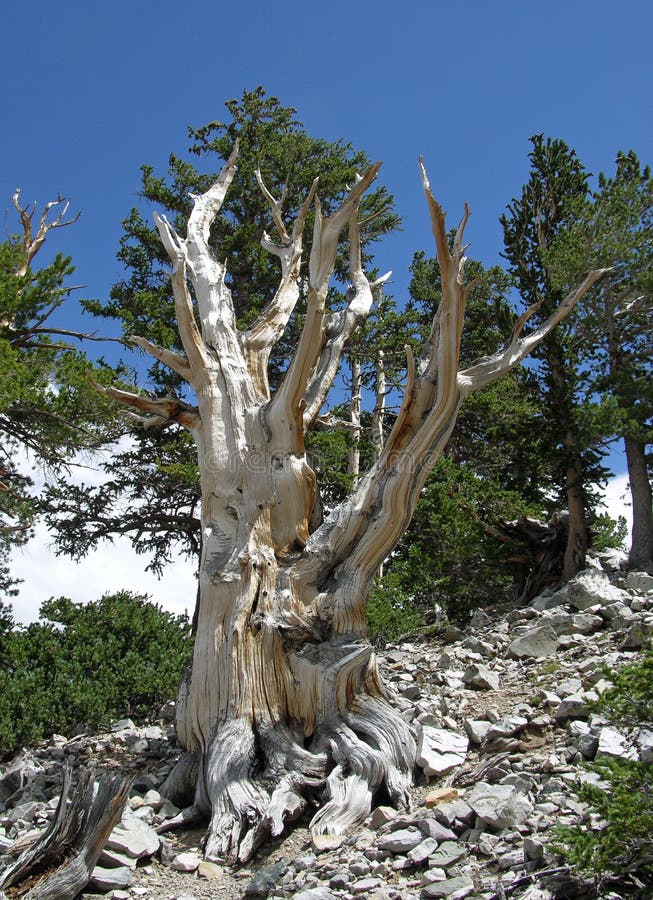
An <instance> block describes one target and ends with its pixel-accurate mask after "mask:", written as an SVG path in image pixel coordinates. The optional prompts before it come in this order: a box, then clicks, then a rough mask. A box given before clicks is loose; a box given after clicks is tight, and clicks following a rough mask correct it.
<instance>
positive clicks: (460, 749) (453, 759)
mask: <svg viewBox="0 0 653 900" xmlns="http://www.w3.org/2000/svg"><path fill="white" fill-rule="evenodd" d="M468 747H469V740H468V738H467V737H466V736H465V735H464V734H459V733H458V732H456V731H449V730H447V729H445V728H433V727H431V726H429V725H421V724H420V725H418V728H417V765H418V766H420V767H421V768H422V769H423V770H424V774H425V775H426V776H427V777H428V778H430V777H432V776H434V775H443V774H444V773H445V772H449V771H450V770H451V769H454V768H455V767H456V766H460V765H462V764H463V763H464V762H465V756H466V755H467V748H468Z"/></svg>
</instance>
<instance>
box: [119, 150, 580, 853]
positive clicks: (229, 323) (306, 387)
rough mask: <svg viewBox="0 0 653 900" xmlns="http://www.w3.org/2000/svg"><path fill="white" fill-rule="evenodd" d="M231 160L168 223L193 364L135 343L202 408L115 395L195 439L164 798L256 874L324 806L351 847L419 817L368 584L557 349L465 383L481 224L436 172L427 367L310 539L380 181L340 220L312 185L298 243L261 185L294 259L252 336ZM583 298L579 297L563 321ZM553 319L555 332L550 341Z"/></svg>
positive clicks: (489, 362) (288, 259)
mask: <svg viewBox="0 0 653 900" xmlns="http://www.w3.org/2000/svg"><path fill="white" fill-rule="evenodd" d="M235 160H236V156H235V151H234V154H232V156H231V158H230V159H229V161H228V162H227V165H226V166H225V169H224V170H223V172H222V173H221V175H220V176H219V178H218V180H217V182H216V184H215V185H214V186H213V187H212V188H211V189H210V190H209V191H207V193H206V194H204V195H202V196H200V197H196V198H194V203H195V206H194V209H193V212H192V213H191V216H190V220H189V226H188V237H187V238H186V239H182V238H181V237H180V236H179V235H177V234H176V233H175V232H174V230H173V229H172V228H171V226H170V225H169V223H168V222H166V220H165V219H163V218H162V217H157V225H158V227H159V232H160V235H161V239H162V241H163V243H164V245H165V247H166V249H167V251H168V254H169V256H170V258H171V261H172V264H173V272H172V287H173V292H174V297H175V308H176V311H177V317H178V321H179V332H180V336H181V340H182V344H183V347H184V351H185V358H184V357H182V356H180V355H177V354H175V355H171V356H168V353H169V351H165V350H162V349H161V348H158V347H156V346H154V345H152V344H149V343H148V342H146V341H139V344H140V346H141V347H142V348H143V349H145V350H147V351H149V352H150V353H151V354H152V355H153V356H154V357H155V358H157V359H159V360H160V361H167V362H168V364H170V365H171V366H172V368H174V369H175V371H178V372H179V373H180V374H183V377H184V378H186V380H187V381H188V382H189V383H190V385H191V386H192V388H193V389H194V391H195V394H196V397H197V406H196V407H193V406H191V405H190V404H185V403H182V402H181V401H177V400H176V399H173V398H163V399H150V398H147V397H143V396H141V395H136V394H131V393H128V392H124V391H117V390H113V389H109V393H110V395H111V396H113V397H114V398H115V399H117V400H118V401H120V402H123V403H126V404H127V405H128V406H131V407H132V408H135V409H136V410H138V411H139V412H142V413H145V414H149V416H150V420H151V421H156V422H161V421H162V420H163V419H165V420H166V421H169V420H170V419H171V418H172V419H173V420H174V421H177V422H179V423H180V424H182V425H183V426H184V427H186V428H188V429H189V430H190V431H191V432H192V433H193V435H194V436H195V439H196V442H197V450H198V462H199V468H200V477H201V493H202V512H201V529H202V553H201V559H200V573H199V606H198V612H197V631H196V639H195V647H194V653H193V660H192V665H191V668H190V670H189V672H188V673H187V676H186V677H185V678H184V680H183V682H182V684H181V686H180V689H179V696H178V702H177V721H176V726H177V735H178V739H179V742H180V744H181V746H182V747H183V748H184V749H185V751H186V753H185V754H184V755H183V756H182V758H181V759H180V761H179V763H178V765H177V767H176V768H175V769H174V770H173V772H172V773H171V775H170V776H169V778H168V779H167V780H166V783H165V785H164V786H163V791H164V793H165V792H168V793H169V794H170V795H171V797H172V798H173V799H174V800H175V801H176V802H179V803H182V804H184V805H185V809H184V810H183V811H182V813H181V814H180V816H179V817H178V819H177V820H176V821H175V823H173V824H183V822H184V821H189V820H194V819H196V818H197V816H198V815H203V816H205V817H206V818H207V819H208V821H209V826H208V831H207V837H206V845H205V853H206V855H207V857H209V858H214V859H224V860H228V861H232V862H233V861H245V860H247V859H249V858H250V857H251V855H252V853H254V852H255V850H256V848H257V847H258V846H260V844H261V843H262V842H263V841H265V840H267V839H268V838H269V837H270V836H276V835H278V834H280V833H281V832H282V830H283V829H284V827H285V824H286V823H287V822H290V821H292V820H293V819H294V818H296V817H297V816H298V815H300V814H301V813H302V811H303V810H304V809H305V807H306V804H307V801H308V800H309V799H311V798H312V799H316V798H318V799H321V801H322V805H321V806H320V808H319V809H318V812H317V813H316V814H315V816H314V817H313V820H312V822H311V829H312V830H313V831H314V832H316V833H335V834H338V833H341V832H343V831H344V830H346V829H347V828H349V827H351V826H352V825H354V824H356V823H358V822H360V821H362V820H363V819H364V818H365V816H366V815H367V814H368V813H369V811H370V808H371V804H372V802H373V798H374V796H375V794H376V793H377V792H378V791H380V790H384V791H385V792H386V793H387V794H388V795H389V796H390V798H391V799H392V800H393V802H395V803H396V804H397V805H399V806H402V805H406V804H407V802H408V788H409V786H410V783H411V779H412V775H413V768H414V764H415V742H414V739H413V735H412V733H411V730H410V728H409V726H408V725H407V724H406V722H405V721H404V720H403V718H402V717H401V715H400V714H399V712H398V711H397V710H396V709H395V708H394V707H393V706H392V704H391V702H390V701H389V699H388V697H387V695H386V692H385V690H384V688H383V685H382V683H381V679H380V677H379V673H378V668H377V665H376V660H375V657H374V652H373V649H372V647H371V645H370V643H369V640H368V636H367V626H366V619H365V600H366V597H367V594H368V591H369V588H370V583H371V580H372V577H373V574H374V572H375V571H376V570H377V569H378V567H379V565H380V563H381V562H382V561H383V559H384V557H385V556H386V555H387V553H388V552H389V551H390V550H391V549H392V547H393V546H394V544H395V543H396V542H397V540H398V539H399V538H400V537H401V534H402V533H403V530H404V528H405V527H406V525H407V524H408V521H409V518H410V516H411V515H412V512H413V510H414V507H415V504H416V503H417V498H418V496H419V492H420V489H421V486H422V485H423V484H424V481H425V479H426V477H427V475H428V472H429V471H430V468H431V467H432V466H433V464H434V463H435V461H436V459H437V457H438V455H439V454H440V452H441V451H442V449H443V448H444V446H445V444H446V442H447V440H448V439H449V436H450V434H451V431H452V429H453V427H454V424H455V421H456V415H457V412H458V409H459V407H460V404H461V403H462V401H463V399H464V397H465V396H467V394H468V393H469V392H470V391H471V390H474V389H476V388H477V387H481V386H482V385H483V384H487V383H489V382H490V381H492V380H494V378H496V377H499V375H500V374H502V373H503V372H505V371H508V369H510V368H511V367H512V366H514V365H516V364H517V362H519V360H520V359H522V358H523V357H524V356H525V355H526V353H527V352H529V350H530V349H532V347H533V346H534V345H535V344H536V343H537V341H538V340H540V339H541V338H542V337H544V335H545V334H546V333H547V328H541V329H538V331H537V332H534V335H535V338H534V337H533V335H528V336H526V337H522V335H521V328H522V326H523V322H521V323H520V324H519V325H518V327H517V328H516V329H515V333H514V334H513V335H512V337H511V339H510V341H509V342H508V345H507V347H506V348H504V349H503V350H502V351H500V352H499V353H498V354H495V355H494V356H491V357H487V358H485V359H483V360H480V361H479V362H478V363H476V364H474V366H471V367H469V368H468V369H466V370H464V371H459V370H458V359H459V351H460V339H461V334H462V327H463V318H464V311H465V301H466V298H467V295H468V293H469V290H470V285H468V284H465V282H464V277H463V267H464V248H463V235H464V229H465V224H466V222H467V218H468V215H469V213H468V211H467V210H466V212H465V216H464V217H463V220H462V222H461V225H460V227H459V229H458V233H457V235H456V238H455V240H454V242H453V245H452V247H449V246H448V244H447V239H446V227H445V218H444V213H443V211H442V209H441V208H440V206H439V205H438V204H437V202H436V201H435V199H434V198H433V196H432V194H431V190H430V186H429V183H428V179H427V177H426V172H425V171H424V169H423V167H422V178H423V185H424V190H425V194H426V199H427V203H428V206H429V209H430V212H431V220H432V224H433V231H434V236H435V242H436V247H437V251H438V258H439V260H440V267H441V270H442V286H443V290H442V302H441V304H440V309H439V310H438V313H437V316H436V317H435V319H434V322H433V328H432V331H431V336H430V338H429V340H428V341H427V343H426V346H425V349H424V352H423V353H422V355H421V358H420V359H419V361H418V363H417V364H415V361H414V360H413V356H412V353H411V352H410V350H409V349H408V350H407V360H408V362H407V367H408V382H407V386H406V392H405V396H404V400H403V403H402V407H401V410H400V412H399V415H398V417H397V420H396V422H395V425H394V428H393V431H392V433H391V435H390V437H389V439H388V441H387V442H386V443H385V446H382V442H381V441H379V444H378V450H379V455H378V459H377V460H376V463H375V464H374V466H373V467H372V469H371V471H370V472H369V473H368V474H367V475H364V476H363V477H361V478H360V480H359V483H358V486H357V488H356V490H355V492H354V493H353V495H352V496H351V497H350V498H349V499H348V500H346V501H345V502H344V503H342V504H341V505H340V506H339V507H337V508H336V509H335V510H334V511H333V512H332V513H331V515H330V517H329V518H328V519H327V520H326V521H325V522H324V523H323V524H321V525H319V527H316V524H317V522H316V520H315V517H314V516H313V512H314V506H315V504H316V502H317V501H316V480H315V474H314V472H313V470H312V469H311V467H310V465H309V463H308V461H307V459H306V456H305V452H304V433H305V429H306V428H307V427H308V426H309V425H310V424H312V423H315V422H321V423H322V424H324V423H328V421H329V419H328V417H326V418H323V419H320V418H319V414H320V410H321V407H322V405H323V403H324V400H325V398H326V396H327V393H328V391H329V389H330V387H331V385H332V384H333V383H334V379H335V377H336V373H337V371H338V364H339V363H340V360H341V355H342V351H343V348H344V347H345V345H346V342H347V340H348V339H349V338H350V337H351V335H352V334H353V332H354V330H355V328H356V326H357V325H358V324H359V322H361V321H362V320H363V319H364V318H365V316H366V315H367V313H368V312H369V309H370V306H371V303H372V290H373V288H374V286H375V284H370V282H369V281H368V279H367V277H366V276H365V274H364V272H363V269H362V264H361V247H360V236H359V230H358V225H357V221H356V217H357V214H358V208H359V204H360V200H361V197H362V194H363V192H364V191H365V189H366V188H367V187H368V186H369V185H370V184H371V183H372V181H373V180H374V178H375V177H376V174H377V171H378V164H375V165H374V166H371V167H370V168H369V169H368V170H367V172H366V173H365V174H364V175H363V177H362V178H358V179H357V181H356V183H355V184H354V186H353V188H352V190H351V191H350V192H349V194H348V196H347V197H346V198H345V200H344V201H343V202H342V204H341V205H340V206H339V207H338V209H336V210H335V212H333V213H332V214H331V215H330V216H329V217H327V218H325V217H323V216H322V213H321V209H320V204H319V200H318V198H317V195H315V184H314V186H313V189H312V190H311V192H310V193H309V196H308V198H307V200H306V202H305V203H304V205H303V206H302V209H301V210H300V212H299V214H298V216H297V219H296V220H295V224H294V226H293V229H292V232H290V233H289V230H288V228H287V227H286V225H285V222H284V220H283V218H282V205H283V197H282V199H281V200H280V201H277V200H275V199H274V198H273V197H272V195H271V194H270V192H269V190H268V189H267V187H266V186H265V184H264V182H263V180H262V178H261V177H260V175H259V184H260V187H261V190H262V192H263V194H264V196H265V197H266V199H267V201H268V203H269V205H270V208H271V214H272V219H273V222H274V224H275V228H276V231H277V235H278V239H279V241H280V243H278V244H275V243H274V242H273V241H272V240H271V239H270V238H269V237H268V236H267V235H265V236H264V238H263V242H264V246H265V247H266V249H268V250H269V252H271V253H272V254H274V255H276V256H277V257H278V258H279V260H280V265H281V279H280V286H279V289H278V291H277V293H276V295H275V296H274V298H273V299H272V300H271V302H270V304H269V305H268V307H267V308H266V309H265V310H264V311H263V312H262V313H261V315H260V316H259V317H258V319H257V320H256V321H255V322H254V324H253V325H251V326H250V327H249V328H248V329H247V330H245V331H243V332H242V333H239V332H238V331H237V328H236V324H235V320H234V315H233V304H232V302H231V296H230V293H229V289H228V286H227V280H226V268H225V266H224V265H223V264H222V263H218V262H217V261H216V260H215V259H214V258H213V257H212V255H211V253H210V251H209V247H208V235H209V232H210V228H211V223H212V219H213V217H214V216H215V215H216V214H217V212H218V210H219V208H220V205H221V203H222V201H223V199H224V196H225V193H226V191H227V189H228V186H229V183H230V181H231V179H232V177H233V173H234V170H235ZM314 195H315V196H314ZM312 201H314V203H315V207H316V213H315V225H314V230H313V243H312V250H311V257H310V261H309V277H308V294H307V306H306V314H305V319H304V324H303V329H302V332H301V336H300V338H299V341H298V345H297V348H296V350H295V354H294V356H293V359H292V361H291V363H290V365H289V368H288V370H287V372H286V374H285V377H284V378H283V381H282V383H281V385H280V387H279V388H278V390H277V391H276V393H275V394H274V395H273V396H272V397H271V398H270V396H269V388H268V382H267V372H266V367H267V361H268V356H269V351H270V348H271V347H272V346H273V344H274V343H275V342H276V341H277V340H278V339H279V337H280V336H281V334H282V333H283V330H284V328H285V326H286V324H287V322H288V319H289V316H290V315H291V313H292V310H293V308H294V305H295V303H296V301H297V298H298V296H299V288H300V266H301V262H302V259H301V256H302V233H303V227H304V221H305V218H306V215H307V212H308V208H309V204H310V203H311V202H312ZM346 225H348V226H349V242H350V281H351V288H350V293H349V296H348V299H347V305H346V306H345V308H344V309H342V310H340V311H339V312H330V311H329V310H328V309H327V302H326V301H327V290H328V285H329V280H330V278H331V275H332V272H333V269H334V265H335V259H336V252H337V248H338V242H339V240H340V238H341V233H342V231H343V230H344V227H345V226H346ZM386 277H387V276H384V279H381V280H380V282H382V281H383V280H385V278H386ZM594 277H596V275H595V276H594ZM188 282H190V284H191V285H192V291H191V290H190V287H189V283H188ZM380 282H377V284H378V283H380ZM579 291H581V292H582V288H581V289H579ZM578 296H580V293H579V292H578V291H577V292H575V293H574V295H573V296H572V297H571V299H569V300H568V302H567V307H566V308H571V305H573V302H575V299H577V298H578ZM191 297H194V298H195V303H196V309H197V312H196V311H195V309H194V306H193V303H192V302H191ZM564 312H565V310H563V311H562V312H561V313H560V315H559V316H558V318H560V317H561V316H562V315H564ZM196 316H197V318H196ZM558 318H556V317H555V316H554V317H552V320H550V326H549V327H553V325H554V324H555V321H557V320H558ZM554 320H555V321H554ZM198 321H199V326H198V324H197V322H198ZM349 424H350V426H351V425H352V423H351V422H350V423H349ZM353 427H354V431H355V430H356V428H357V427H358V425H357V423H356V422H354V423H353ZM312 529H314V530H312ZM311 532H312V533H311Z"/></svg>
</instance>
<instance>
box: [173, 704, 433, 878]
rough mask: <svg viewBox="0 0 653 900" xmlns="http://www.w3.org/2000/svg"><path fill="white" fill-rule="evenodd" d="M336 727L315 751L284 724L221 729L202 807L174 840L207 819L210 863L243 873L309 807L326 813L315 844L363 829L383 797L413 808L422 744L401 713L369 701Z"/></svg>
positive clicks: (179, 820)
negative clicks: (313, 803)
mask: <svg viewBox="0 0 653 900" xmlns="http://www.w3.org/2000/svg"><path fill="white" fill-rule="evenodd" d="M329 719H330V721H329V723H328V724H327V723H322V724H321V726H320V729H319V731H318V732H316V733H315V735H314V736H313V739H312V741H311V744H310V745H309V747H304V746H303V742H302V740H301V735H298V734H297V733H295V732H294V731H293V729H292V728H291V727H290V726H289V725H288V724H284V723H273V722H271V721H264V722H259V723H255V724H252V723H251V722H249V721H248V720H246V719H244V718H238V719H233V720H231V721H229V722H226V723H224V724H222V725H221V726H219V727H218V728H217V729H216V731H215V733H214V734H213V736H212V738H211V741H210V744H209V747H208V748H207V750H206V752H205V754H204V757H203V759H202V761H201V763H200V765H199V766H198V768H197V781H196V789H195V801H194V804H193V806H191V807H189V808H187V809H185V810H184V811H183V812H182V813H181V814H180V815H179V816H178V817H176V819H175V820H173V821H174V824H173V823H172V822H171V823H166V826H164V827H166V830H167V825H168V824H170V827H175V826H176V825H178V824H183V822H184V818H187V819H188V818H190V817H196V816H198V815H201V814H202V813H204V814H205V815H206V816H210V822H209V826H208V830H207V835H206V840H205V845H204V852H205V856H206V858H207V859H211V860H214V861H217V860H219V861H224V862H228V863H236V862H241V863H242V862H247V861H248V860H249V859H250V858H251V857H252V855H253V854H254V853H255V852H256V850H257V849H258V848H259V847H260V846H261V845H262V844H263V843H264V842H265V841H266V840H268V839H269V838H271V837H278V836H279V835H280V834H281V833H282V832H283V830H284V828H285V826H286V825H287V824H288V823H289V822H292V821H294V820H295V819H297V818H298V817H299V816H300V815H302V814H303V813H304V811H305V810H306V807H307V805H308V802H309V800H310V799H315V800H318V802H319V801H322V802H323V804H324V805H323V806H322V807H321V808H320V809H319V810H318V812H317V813H316V814H315V816H314V817H313V819H312V821H311V823H310V829H311V831H312V832H313V833H315V834H342V833H343V832H345V831H346V830H347V829H348V828H351V827H352V826H354V825H357V824H359V823H360V822H362V821H363V820H364V819H365V818H366V816H367V815H369V813H370V810H371V807H372V801H373V797H374V794H375V793H376V792H377V791H378V790H379V789H385V790H386V791H387V793H388V795H389V796H390V798H391V799H392V800H393V801H394V802H395V803H397V804H398V805H399V806H406V805H407V799H408V787H409V784H410V781H411V776H412V771H413V766H414V760H415V743H414V740H413V737H412V735H411V732H410V728H409V726H408V725H407V724H406V723H405V722H404V720H403V719H402V718H401V716H400V715H399V713H398V712H397V711H396V710H394V709H393V708H392V707H391V706H390V704H389V703H388V702H387V701H386V700H385V699H383V698H382V697H378V696H370V695H368V694H362V695H359V696H358V697H357V698H356V700H355V701H354V702H353V703H351V704H350V707H349V708H348V709H347V710H346V711H345V712H344V714H343V713H341V714H340V715H339V714H338V712H337V711H336V709H332V710H331V715H330V716H329ZM191 762H192V761H189V760H188V759H187V758H186V757H182V759H181V760H180V762H179V764H178V767H177V768H178V770H177V771H175V770H173V773H171V775H170V776H169V778H168V780H167V782H166V784H170V785H173V786H179V785H180V784H183V783H184V781H185V779H187V778H189V777H190V773H191V772H192V771H193V768H192V765H191ZM164 787H165V785H164ZM162 790H163V788H162ZM164 793H165V791H164Z"/></svg>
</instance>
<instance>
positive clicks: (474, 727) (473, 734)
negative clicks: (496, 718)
mask: <svg viewBox="0 0 653 900" xmlns="http://www.w3.org/2000/svg"><path fill="white" fill-rule="evenodd" d="M491 726H492V723H491V722H487V721H486V720H485V719H465V721H464V722H463V727H464V729H465V731H466V732H467V736H468V738H469V739H470V741H471V742H472V744H482V743H483V741H484V740H485V738H486V737H487V733H488V731H489V730H490V728H491Z"/></svg>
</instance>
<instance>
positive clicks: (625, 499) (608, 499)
mask: <svg viewBox="0 0 653 900" xmlns="http://www.w3.org/2000/svg"><path fill="white" fill-rule="evenodd" d="M603 506H604V507H605V510H606V512H607V513H608V514H609V515H610V516H611V518H613V519H618V518H619V516H623V517H624V519H625V520H626V522H627V524H628V536H629V537H628V538H627V542H628V541H629V539H630V534H631V532H632V528H633V511H632V508H631V505H630V488H629V486H628V474H627V473H626V472H623V473H622V474H620V475H615V476H614V478H611V479H610V480H609V481H608V483H607V485H606V486H605V488H604V490H603Z"/></svg>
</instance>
